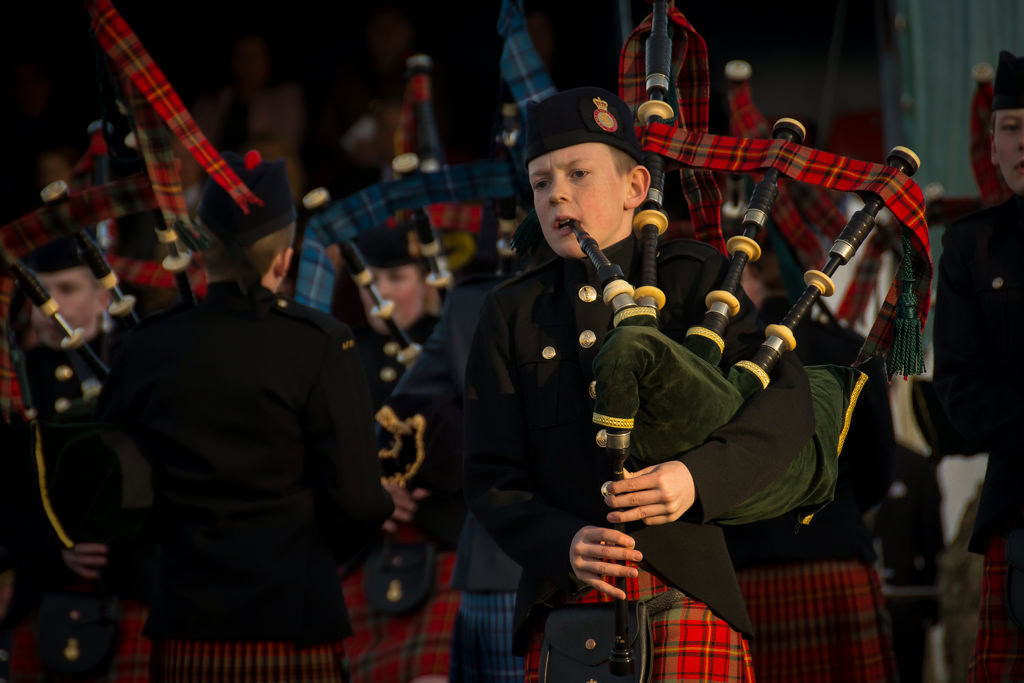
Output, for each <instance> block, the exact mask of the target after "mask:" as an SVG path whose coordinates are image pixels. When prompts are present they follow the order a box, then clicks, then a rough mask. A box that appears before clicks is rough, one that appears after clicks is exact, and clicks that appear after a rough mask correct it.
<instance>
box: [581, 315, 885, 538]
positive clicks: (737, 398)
mask: <svg viewBox="0 0 1024 683" xmlns="http://www.w3.org/2000/svg"><path fill="white" fill-rule="evenodd" d="M654 322H655V321H654V319H653V318H651V317H650V316H635V317H632V318H627V319H625V320H623V321H622V323H621V324H620V325H619V326H618V327H616V328H615V329H614V330H612V331H610V332H609V333H608V335H607V336H606V337H605V341H604V343H603V344H602V348H601V350H600V352H598V354H597V357H596V358H595V359H594V376H595V378H596V380H597V399H596V401H595V404H594V422H595V423H598V424H602V425H605V426H608V427H620V428H627V429H632V434H631V438H630V459H629V461H627V469H632V470H634V471H635V470H638V469H642V468H644V467H648V466H650V465H654V464H657V463H659V462H664V461H666V460H669V459H672V458H676V457H678V456H680V455H682V454H683V453H684V452H686V451H687V450H689V449H691V448H694V447H696V446H699V445H700V444H702V443H704V441H705V440H706V439H707V437H708V436H709V435H710V434H711V433H712V432H714V431H715V430H717V429H718V428H719V427H721V426H722V425H724V424H726V423H727V422H728V421H729V420H730V419H732V416H733V415H735V414H736V412H737V411H738V410H739V409H740V406H742V405H743V402H744V401H745V400H746V397H747V396H749V395H751V393H753V391H755V390H759V389H760V388H761V385H760V382H759V380H757V378H756V377H754V375H752V374H751V373H749V372H747V371H745V370H740V369H737V368H733V369H732V370H731V371H730V372H729V374H728V375H727V376H726V375H724V374H723V373H722V371H721V370H720V369H719V367H718V366H717V365H714V364H712V363H711V362H709V361H710V360H717V359H716V358H715V357H714V356H716V355H717V353H716V352H717V351H718V349H717V348H714V349H713V350H712V351H709V347H708V345H707V340H706V339H705V338H703V337H697V336H694V337H691V338H690V339H689V340H688V342H689V341H692V342H693V343H692V346H693V347H694V350H691V349H690V348H687V347H688V346H690V345H691V344H690V343H688V344H687V345H683V344H680V343H679V342H676V341H675V340H673V339H670V338H668V337H667V336H665V335H664V334H662V332H661V331H660V330H658V329H657V327H656V326H655V324H654ZM694 351H696V353H695V352H694ZM806 370H807V375H808V379H809V380H810V384H811V396H812V400H813V403H814V416H815V425H816V428H815V433H814V436H813V437H812V438H811V439H810V440H809V441H808V442H807V444H805V445H804V447H803V448H802V449H801V451H800V453H799V454H798V455H797V457H796V458H795V459H794V460H793V462H792V463H791V464H790V466H789V468H788V469H787V470H786V471H785V472H784V473H783V474H782V475H781V476H780V477H779V478H777V479H776V480H775V481H774V482H772V483H771V484H770V485H769V486H768V487H766V488H765V489H762V490H761V491H759V492H758V493H756V494H754V495H753V496H752V497H750V498H749V499H747V500H746V501H744V502H743V503H741V504H739V505H738V506H736V507H735V508H733V509H731V510H729V511H728V512H726V513H725V514H723V515H722V516H721V517H719V518H717V519H715V520H713V521H715V522H718V523H722V524H747V523H750V522H755V521H759V520H764V519H772V518H775V517H778V516H779V515H782V514H785V513H787V512H791V511H794V510H795V511H797V512H798V514H799V515H800V516H801V517H806V516H807V515H809V514H811V513H813V512H815V511H817V510H818V509H820V508H822V507H824V505H826V504H827V503H829V502H830V501H831V500H832V497H833V496H834V494H835V484H836V477H837V476H838V455H839V450H840V448H841V444H842V439H843V438H844V437H845V432H846V428H847V427H848V425H849V418H850V415H851V413H852V411H853V408H854V406H855V405H856V398H857V395H858V394H859V391H860V387H861V386H862V385H863V382H864V381H865V380H866V379H867V376H866V375H864V373H862V372H860V371H859V370H854V369H853V368H847V367H839V366H815V367H808V368H806Z"/></svg>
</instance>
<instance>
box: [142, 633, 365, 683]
mask: <svg viewBox="0 0 1024 683" xmlns="http://www.w3.org/2000/svg"><path fill="white" fill-rule="evenodd" d="M344 665H345V648H344V647H343V646H342V643H341V641H337V642H334V643H323V644H321V645H314V646H312V647H308V648H301V649H300V648H298V647H296V646H295V643H293V642H287V641H239V642H218V641H204V640H159V641H156V642H155V643H153V680H154V681H169V682H171V683H185V682H193V681H194V682H195V683H236V682H237V683H243V682H244V683H248V682H249V681H275V683H277V682H279V683H335V682H337V681H341V680H344V679H343V678H342V676H343V671H344Z"/></svg>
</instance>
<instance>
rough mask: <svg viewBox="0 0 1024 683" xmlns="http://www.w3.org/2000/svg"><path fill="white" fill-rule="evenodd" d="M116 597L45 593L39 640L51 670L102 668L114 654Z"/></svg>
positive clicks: (71, 671)
mask: <svg viewBox="0 0 1024 683" xmlns="http://www.w3.org/2000/svg"><path fill="white" fill-rule="evenodd" d="M116 636H117V598H115V597H113V596H110V595H100V594H83V593H44V594H43V599H42V603H41V604H40V606H39V621H38V622H37V625H36V641H37V648H38V650H39V656H40V658H41V659H42V660H43V663H44V664H45V665H46V668H47V669H48V670H50V671H53V672H55V673H60V674H74V675H84V674H90V673H96V672H99V671H100V670H101V669H103V668H104V667H105V666H106V665H107V664H108V663H109V662H110V659H111V657H112V656H113V654H114V650H115V639H116Z"/></svg>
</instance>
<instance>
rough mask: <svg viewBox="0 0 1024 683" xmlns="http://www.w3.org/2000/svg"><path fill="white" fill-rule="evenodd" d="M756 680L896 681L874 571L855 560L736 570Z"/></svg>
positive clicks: (889, 636) (885, 616)
mask: <svg viewBox="0 0 1024 683" xmlns="http://www.w3.org/2000/svg"><path fill="white" fill-rule="evenodd" d="M737 577H738V578H739V582H740V590H741V591H743V597H744V598H745V599H746V602H747V609H748V610H749V612H750V618H751V621H753V624H754V638H753V639H752V640H751V642H750V653H751V655H752V657H753V659H754V669H755V671H757V678H758V680H759V681H760V682H761V683H765V682H769V683H770V682H771V681H780V682H785V683H791V682H792V681H839V680H842V681H870V682H872V683H875V682H877V681H895V680H898V672H897V667H896V659H895V655H894V653H893V647H892V629H891V626H890V624H889V618H888V614H887V613H886V612H885V607H884V605H885V603H884V599H883V598H882V590H881V585H880V583H879V580H878V574H877V573H876V572H875V570H874V569H873V568H871V567H870V566H868V565H865V564H863V563H860V562H852V561H851V562H839V561H823V562H794V563H787V564H777V565H767V566H764V567H755V568H751V569H744V570H742V571H740V572H738V573H737Z"/></svg>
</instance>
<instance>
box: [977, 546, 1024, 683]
mask: <svg viewBox="0 0 1024 683" xmlns="http://www.w3.org/2000/svg"><path fill="white" fill-rule="evenodd" d="M1006 571H1007V563H1006V537H1005V536H1004V535H1003V534H997V533H994V534H992V536H991V537H990V538H989V540H988V545H986V547H985V573H984V574H983V575H982V578H981V608H980V610H979V612H978V638H977V640H976V641H975V643H974V654H972V655H971V668H970V672H969V674H968V680H969V681H971V682H972V683H975V682H977V683H981V682H983V681H984V682H987V681H1024V631H1022V630H1021V629H1019V628H1017V626H1015V625H1014V623H1013V622H1012V621H1010V612H1009V610H1008V609H1007V607H1006Z"/></svg>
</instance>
